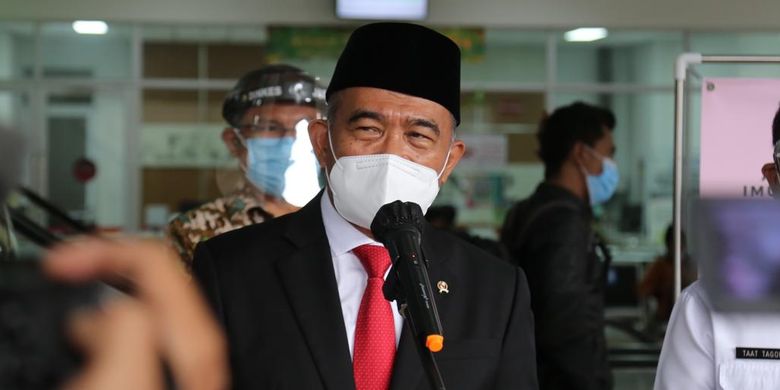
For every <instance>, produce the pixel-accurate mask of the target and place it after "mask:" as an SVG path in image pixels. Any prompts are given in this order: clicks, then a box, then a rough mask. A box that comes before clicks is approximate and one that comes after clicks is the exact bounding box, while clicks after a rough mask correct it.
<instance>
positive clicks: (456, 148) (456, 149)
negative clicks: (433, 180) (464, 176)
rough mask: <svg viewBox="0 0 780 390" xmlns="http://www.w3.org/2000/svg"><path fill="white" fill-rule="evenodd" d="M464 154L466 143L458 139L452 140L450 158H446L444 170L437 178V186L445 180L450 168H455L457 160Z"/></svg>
mask: <svg viewBox="0 0 780 390" xmlns="http://www.w3.org/2000/svg"><path fill="white" fill-rule="evenodd" d="M464 154H466V143H465V142H463V141H461V140H459V139H456V140H455V141H453V142H452V147H451V148H450V158H449V160H447V165H446V166H445V167H444V172H442V174H441V177H440V178H439V187H441V186H443V185H444V183H446V182H447V179H448V178H449V177H450V174H451V173H452V170H453V169H455V166H457V165H458V162H460V159H461V158H463V155H464Z"/></svg>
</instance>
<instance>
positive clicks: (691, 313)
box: [655, 110, 780, 390]
mask: <svg viewBox="0 0 780 390" xmlns="http://www.w3.org/2000/svg"><path fill="white" fill-rule="evenodd" d="M772 141H773V143H774V144H775V145H777V144H778V141H780V110H778V112H777V113H776V114H775V118H774V121H773V124H772ZM762 172H763V175H764V177H765V178H766V179H767V181H768V182H769V184H770V186H771V187H772V189H773V190H774V194H776V195H775V196H776V197H778V195H780V179H779V178H778V177H779V176H780V173H779V172H778V167H777V164H775V163H769V164H766V165H764V167H763V168H762ZM655 389H656V390H666V389H689V390H699V389H743V390H764V389H780V313H745V312H741V313H740V312H718V311H715V310H713V307H712V304H711V302H710V300H709V299H708V297H707V296H706V294H705V292H704V289H703V286H702V284H701V283H700V282H695V283H693V284H692V285H691V286H690V287H688V288H687V289H686V290H685V291H683V293H682V296H681V297H680V300H679V302H678V303H677V305H675V307H674V310H673V311H672V317H671V319H670V321H669V326H668V328H667V332H666V338H665V339H664V344H663V347H662V349H661V357H660V359H659V362H658V370H657V372H656V378H655Z"/></svg>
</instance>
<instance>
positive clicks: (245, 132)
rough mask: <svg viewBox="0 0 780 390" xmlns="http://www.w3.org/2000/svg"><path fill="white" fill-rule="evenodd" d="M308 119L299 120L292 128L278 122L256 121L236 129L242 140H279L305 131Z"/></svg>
mask: <svg viewBox="0 0 780 390" xmlns="http://www.w3.org/2000/svg"><path fill="white" fill-rule="evenodd" d="M309 121H310V119H308V118H301V119H299V120H298V121H296V122H295V124H293V125H292V126H289V127H288V126H285V125H284V124H282V123H280V122H278V121H274V120H271V121H267V120H262V119H260V120H256V121H254V123H251V124H243V125H239V126H238V127H236V129H237V130H238V131H239V132H240V134H241V136H242V137H244V138H281V137H286V136H295V134H296V132H297V131H299V130H301V129H304V130H305V129H306V127H307V126H308V124H309Z"/></svg>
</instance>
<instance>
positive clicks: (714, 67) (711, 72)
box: [690, 32, 780, 77]
mask: <svg viewBox="0 0 780 390" xmlns="http://www.w3.org/2000/svg"><path fill="white" fill-rule="evenodd" d="M690 39H691V51H693V52H696V53H701V54H704V55H708V54H709V55H777V53H780V33H726V32H715V33H692V34H691V38H690ZM695 69H696V72H697V73H698V74H699V75H701V76H703V77H780V64H771V65H756V64H704V65H698V66H696V67H695Z"/></svg>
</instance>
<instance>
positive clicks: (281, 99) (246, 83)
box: [222, 64, 325, 126]
mask: <svg viewBox="0 0 780 390" xmlns="http://www.w3.org/2000/svg"><path fill="white" fill-rule="evenodd" d="M271 103H292V104H298V105H305V106H312V107H317V108H320V107H323V106H325V90H324V88H322V87H320V86H319V83H318V82H317V79H315V78H314V77H312V76H310V75H309V74H307V73H305V72H304V71H302V70H301V69H298V68H296V67H294V66H291V65H285V64H276V65H267V66H264V67H262V68H260V69H258V70H254V71H251V72H249V73H247V74H245V75H244V76H243V77H241V78H240V79H239V80H238V82H237V83H236V85H235V86H234V87H233V89H232V90H231V91H230V93H228V95H227V97H226V98H225V101H224V103H223V104H222V117H223V118H225V120H226V121H227V122H228V123H229V124H230V125H231V126H238V124H239V122H240V121H241V117H242V116H243V115H244V112H246V110H247V109H248V108H250V107H253V106H261V105H263V104H271Z"/></svg>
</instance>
